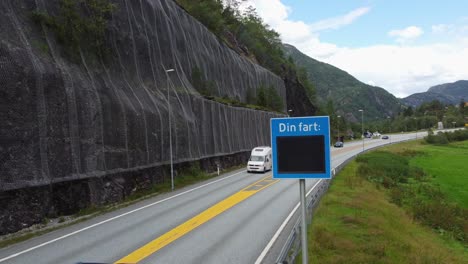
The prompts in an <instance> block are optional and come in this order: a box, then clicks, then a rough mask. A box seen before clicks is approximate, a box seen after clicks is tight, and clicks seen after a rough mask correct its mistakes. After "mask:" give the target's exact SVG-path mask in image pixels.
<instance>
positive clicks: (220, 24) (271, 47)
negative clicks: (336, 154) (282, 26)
mask: <svg viewBox="0 0 468 264" xmlns="http://www.w3.org/2000/svg"><path fill="white" fill-rule="evenodd" d="M176 2H177V3H178V4H179V5H181V6H182V7H183V8H184V9H185V10H186V11H187V12H188V13H189V14H190V15H192V16H193V17H195V18H196V19H197V20H199V21H200V22H201V23H202V24H203V25H205V26H206V27H207V28H208V29H209V30H210V31H211V32H213V33H214V34H215V35H216V36H217V37H218V38H219V39H221V40H222V41H223V42H224V43H226V45H228V46H229V47H230V48H232V49H233V50H235V51H236V52H238V53H239V54H241V55H242V56H244V57H247V58H249V59H250V60H252V61H253V62H255V63H258V64H260V65H261V66H263V67H265V68H267V69H269V70H270V71H272V72H274V73H275V74H277V75H279V76H281V77H282V78H283V79H284V80H285V84H286V87H287V89H288V84H291V85H292V86H294V87H292V88H291V87H289V89H288V90H289V92H288V96H287V104H288V105H287V108H288V109H291V108H292V109H294V112H293V113H292V115H313V114H315V109H316V101H317V100H316V98H315V90H314V87H313V85H312V83H311V82H310V81H309V80H308V79H307V78H306V77H304V75H303V74H301V72H300V69H299V68H298V67H297V66H296V65H295V64H294V62H293V61H291V60H289V59H287V57H286V56H285V54H284V52H283V48H282V45H283V43H282V42H281V40H280V37H279V34H278V33H277V32H276V31H274V30H273V29H271V28H270V27H269V26H268V25H267V24H265V23H264V22H263V20H262V19H261V18H260V17H259V16H258V15H257V13H256V11H255V9H253V8H248V9H247V10H246V11H243V12H242V11H241V10H240V5H241V4H242V2H244V1H242V0H229V1H219V0H176ZM287 79H288V80H287ZM291 79H292V80H291ZM291 89H294V91H291ZM301 89H304V92H302V91H297V90H301ZM304 93H305V96H299V95H303V94H304ZM269 94H270V95H269ZM275 97H276V95H274V94H273V95H271V92H269V91H268V87H265V88H264V89H263V90H259V91H257V93H256V94H253V93H252V94H249V96H248V98H247V99H246V100H245V101H246V102H247V103H248V104H256V105H257V106H261V107H267V108H270V109H274V110H277V109H278V107H275V106H276V105H277V103H276V101H278V98H275ZM293 97H296V98H293ZM299 97H300V98H299ZM302 97H303V98H302ZM269 98H270V99H269ZM265 99H266V100H265ZM268 101H270V103H268ZM304 101H308V102H306V103H304ZM305 108H308V109H305Z"/></svg>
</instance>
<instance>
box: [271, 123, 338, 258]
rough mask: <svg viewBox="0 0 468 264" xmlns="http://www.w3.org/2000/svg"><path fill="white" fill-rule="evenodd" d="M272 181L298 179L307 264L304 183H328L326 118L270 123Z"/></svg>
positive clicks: (327, 131)
mask: <svg viewBox="0 0 468 264" xmlns="http://www.w3.org/2000/svg"><path fill="white" fill-rule="evenodd" d="M270 125H271V146H272V155H273V169H272V171H273V178H274V179H299V194H300V200H301V212H302V218H301V220H302V226H301V244H302V263H303V264H307V262H308V252H307V217H306V216H307V211H306V210H307V205H306V188H305V187H306V186H305V185H306V184H305V179H330V176H331V171H330V118H329V117H328V116H320V117H296V118H273V119H271V123H270Z"/></svg>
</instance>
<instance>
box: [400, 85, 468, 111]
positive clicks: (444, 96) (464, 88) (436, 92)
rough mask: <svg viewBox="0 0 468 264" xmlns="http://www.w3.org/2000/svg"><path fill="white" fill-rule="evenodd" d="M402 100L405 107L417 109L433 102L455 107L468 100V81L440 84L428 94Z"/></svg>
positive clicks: (428, 91) (411, 96)
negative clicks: (436, 101)
mask: <svg viewBox="0 0 468 264" xmlns="http://www.w3.org/2000/svg"><path fill="white" fill-rule="evenodd" d="M401 100H402V102H403V103H404V104H405V105H407V106H412V107H417V106H419V105H421V104H423V103H429V102H431V101H433V100H438V101H440V102H442V103H444V104H451V105H455V104H458V103H460V101H462V100H463V101H466V100H468V81H465V80H460V81H456V82H454V83H444V84H439V85H436V86H432V87H431V88H429V89H428V90H427V92H424V93H416V94H412V95H410V96H408V97H406V98H403V99H401Z"/></svg>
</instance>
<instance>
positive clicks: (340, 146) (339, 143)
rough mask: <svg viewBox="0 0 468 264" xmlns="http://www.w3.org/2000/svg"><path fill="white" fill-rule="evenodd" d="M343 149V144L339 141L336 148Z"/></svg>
mask: <svg viewBox="0 0 468 264" xmlns="http://www.w3.org/2000/svg"><path fill="white" fill-rule="evenodd" d="M342 147H343V142H341V141H337V142H336V143H335V148H342Z"/></svg>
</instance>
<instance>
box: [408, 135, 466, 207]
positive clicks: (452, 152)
mask: <svg viewBox="0 0 468 264" xmlns="http://www.w3.org/2000/svg"><path fill="white" fill-rule="evenodd" d="M424 153H426V155H423V156H416V157H414V158H413V159H411V161H410V164H411V165H415V166H418V167H420V168H422V169H423V170H424V171H425V172H426V173H428V174H429V175H430V176H431V177H432V181H433V182H435V183H437V184H438V185H439V186H440V189H441V191H442V192H443V193H444V194H446V195H447V197H448V198H449V199H450V200H451V201H453V202H456V203H457V204H459V205H461V206H463V207H465V208H468V141H462V142H456V143H452V144H450V145H442V146H433V145H427V146H424Z"/></svg>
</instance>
